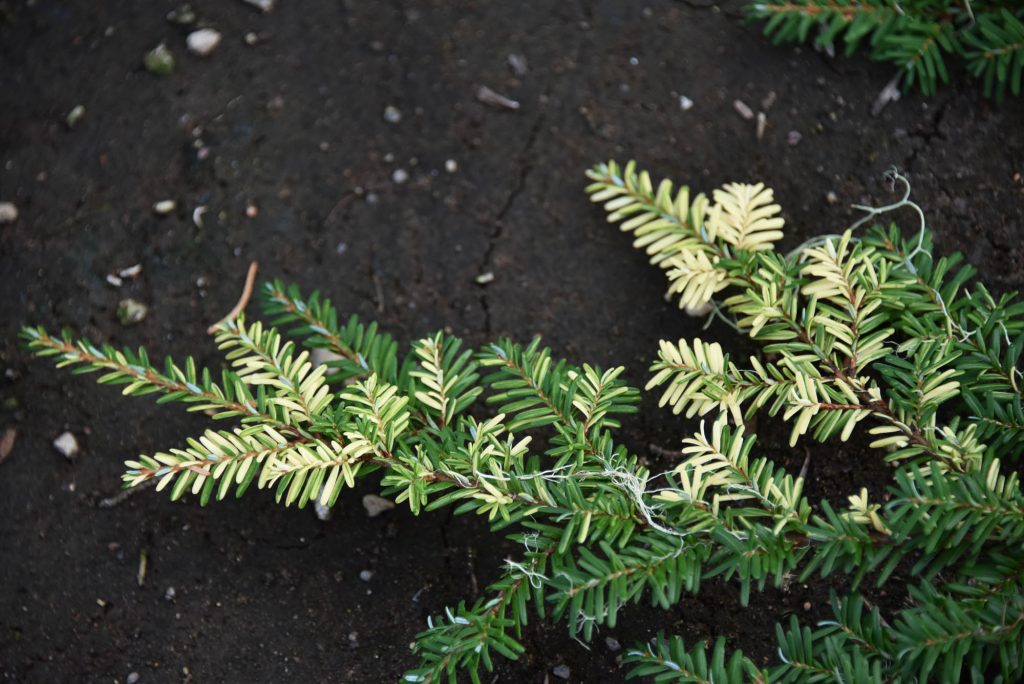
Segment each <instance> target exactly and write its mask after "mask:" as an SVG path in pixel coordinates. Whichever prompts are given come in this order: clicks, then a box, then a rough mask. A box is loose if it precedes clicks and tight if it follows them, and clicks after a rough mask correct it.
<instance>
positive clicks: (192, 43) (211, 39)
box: [185, 28, 221, 57]
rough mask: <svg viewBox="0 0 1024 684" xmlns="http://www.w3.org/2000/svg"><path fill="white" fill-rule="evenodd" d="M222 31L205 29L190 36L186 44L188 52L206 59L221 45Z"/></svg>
mask: <svg viewBox="0 0 1024 684" xmlns="http://www.w3.org/2000/svg"><path fill="white" fill-rule="evenodd" d="M220 37H221V36H220V31H217V30H214V29H211V28H204V29H199V30H198V31H193V32H192V33H190V34H188V38H186V39H185V43H186V44H187V45H188V51H189V52H191V53H192V54H194V55H199V56H200V57H206V56H208V55H209V54H210V53H212V52H213V51H214V50H216V49H217V46H218V45H220Z"/></svg>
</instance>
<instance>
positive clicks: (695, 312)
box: [683, 302, 715, 318]
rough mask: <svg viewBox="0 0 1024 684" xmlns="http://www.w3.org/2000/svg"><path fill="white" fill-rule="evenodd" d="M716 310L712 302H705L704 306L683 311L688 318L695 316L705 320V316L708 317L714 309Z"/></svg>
mask: <svg viewBox="0 0 1024 684" xmlns="http://www.w3.org/2000/svg"><path fill="white" fill-rule="evenodd" d="M714 308H715V305H714V304H712V303H711V302H704V303H703V304H699V305H698V306H687V307H685V308H684V309H683V311H685V312H686V315H687V316H693V317H694V318H703V317H704V316H707V315H708V314H709V313H711V311H712V309H714Z"/></svg>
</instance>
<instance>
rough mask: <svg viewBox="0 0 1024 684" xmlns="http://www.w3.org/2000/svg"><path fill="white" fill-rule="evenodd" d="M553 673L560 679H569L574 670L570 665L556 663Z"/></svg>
mask: <svg viewBox="0 0 1024 684" xmlns="http://www.w3.org/2000/svg"><path fill="white" fill-rule="evenodd" d="M551 674H553V675H555V676H556V677H558V678H559V679H568V678H569V676H570V675H572V670H570V669H569V666H568V665H556V666H555V667H554V668H553V669H552V670H551Z"/></svg>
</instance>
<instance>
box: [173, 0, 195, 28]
mask: <svg viewBox="0 0 1024 684" xmlns="http://www.w3.org/2000/svg"><path fill="white" fill-rule="evenodd" d="M167 21H169V22H171V23H172V24H180V25H182V26H188V25H189V24H194V23H196V13H195V10H193V9H192V5H190V4H188V3H187V2H186V3H185V4H184V5H179V6H178V7H177V8H176V9H172V10H171V11H170V12H168V13H167Z"/></svg>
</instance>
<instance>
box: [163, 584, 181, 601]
mask: <svg viewBox="0 0 1024 684" xmlns="http://www.w3.org/2000/svg"><path fill="white" fill-rule="evenodd" d="M177 595H178V592H176V591H175V590H174V587H167V591H165V592H164V600H165V601H173V600H174V597H175V596H177Z"/></svg>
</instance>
